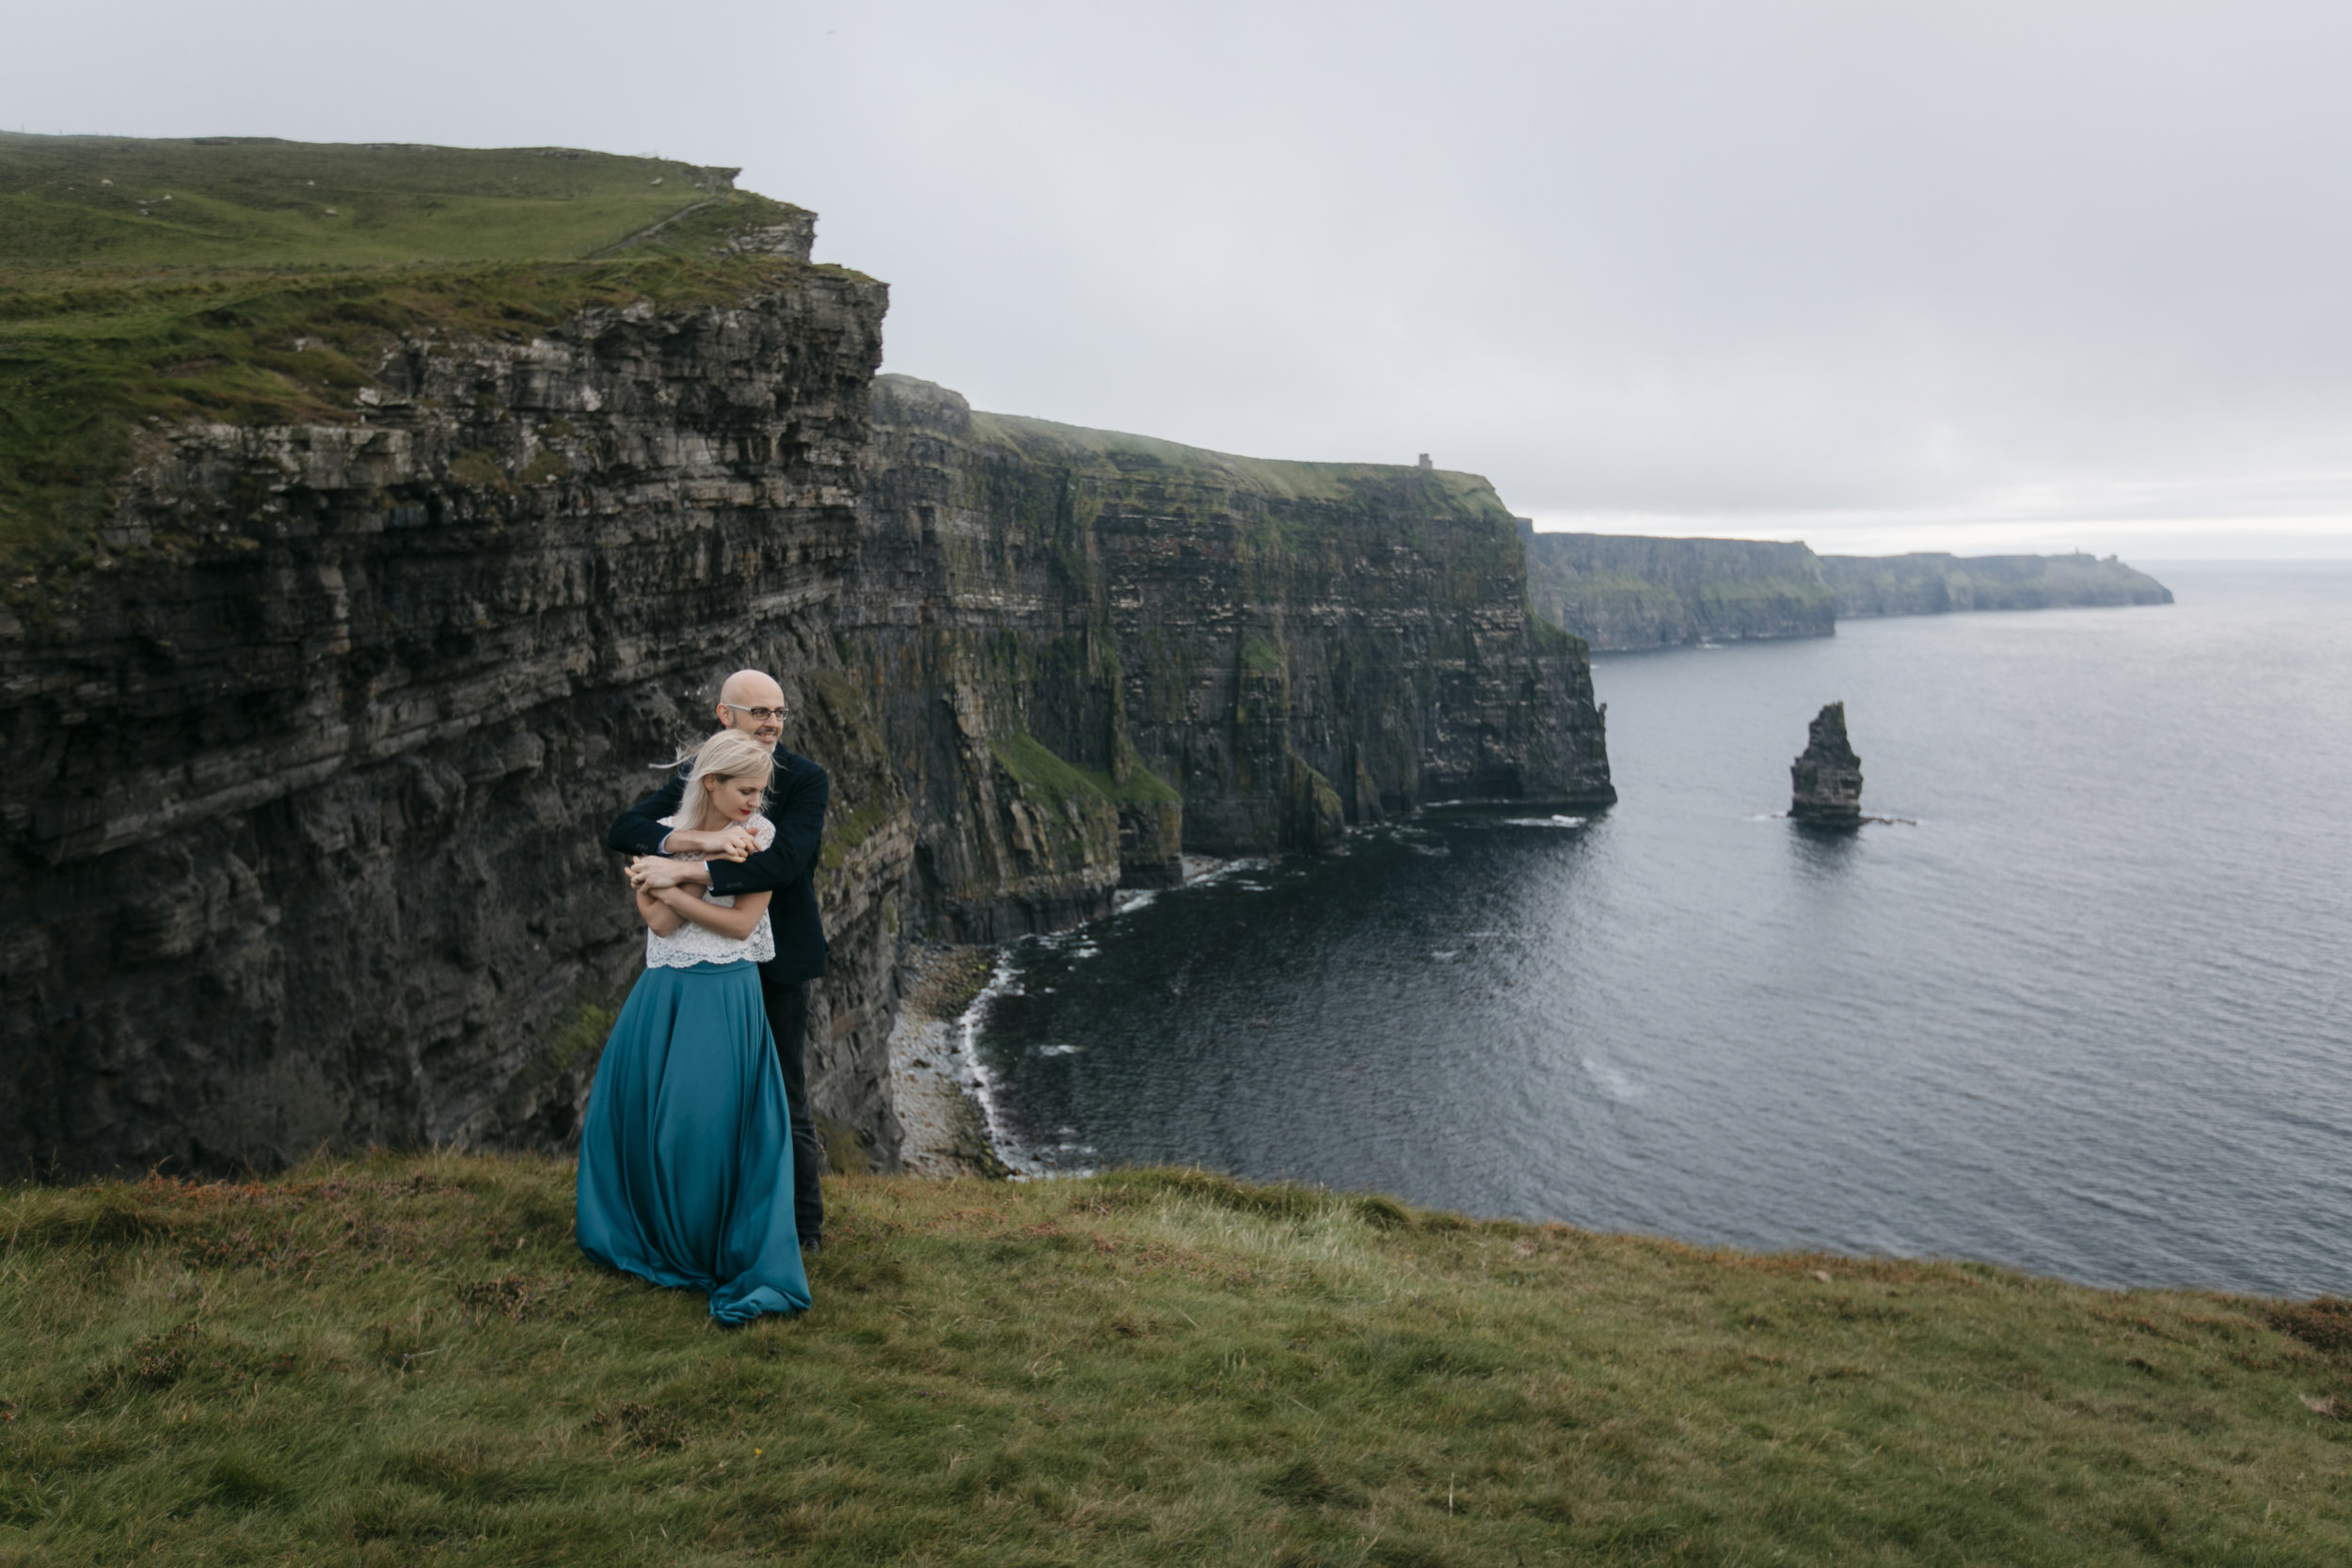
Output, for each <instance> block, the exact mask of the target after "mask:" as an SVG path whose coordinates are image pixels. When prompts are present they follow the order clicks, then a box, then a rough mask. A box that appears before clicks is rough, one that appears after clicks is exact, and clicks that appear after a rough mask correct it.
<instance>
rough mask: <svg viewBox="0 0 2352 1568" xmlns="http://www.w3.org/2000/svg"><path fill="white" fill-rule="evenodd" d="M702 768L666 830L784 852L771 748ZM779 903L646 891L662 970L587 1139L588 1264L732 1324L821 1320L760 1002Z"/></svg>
mask: <svg viewBox="0 0 2352 1568" xmlns="http://www.w3.org/2000/svg"><path fill="white" fill-rule="evenodd" d="M691 760H692V767H691V769H690V770H689V771H688V772H687V774H686V778H685V787H684V788H683V789H682V790H681V791H680V793H679V796H678V806H677V810H676V812H675V814H674V815H673V816H670V817H667V818H664V823H665V825H667V826H670V827H672V828H673V829H682V830H685V831H687V832H709V831H713V830H717V829H722V828H731V827H740V828H742V829H744V830H746V831H747V832H749V833H750V834H751V835H752V838H753V839H754V841H755V843H756V844H757V846H758V847H760V848H762V849H765V848H766V847H768V846H769V845H770V844H771V843H772V842H773V841H774V839H775V833H776V830H775V826H774V824H773V823H771V822H770V821H769V820H768V818H767V817H766V816H763V815H762V814H761V812H760V805H761V800H762V798H763V796H764V795H765V793H766V791H767V788H768V779H769V774H770V772H771V769H772V768H773V766H774V765H773V762H772V761H771V754H770V749H769V748H768V747H766V746H763V745H761V744H760V743H759V742H758V741H756V740H755V739H754V738H753V737H752V736H747V735H744V734H742V733H741V732H739V731H737V730H722V731H721V732H719V733H718V734H717V735H714V736H711V737H710V738H709V739H707V740H706V741H704V742H703V743H702V744H701V745H700V746H699V747H697V748H696V749H695V750H694V752H693V753H692V759H691ZM686 761H687V759H686V758H685V757H680V758H679V763H680V765H681V766H683V765H684V764H685V763H686ZM769 896H770V895H768V894H765V893H746V894H741V895H736V896H733V897H728V896H725V895H718V894H713V893H711V892H709V891H708V890H707V888H703V887H691V886H690V887H662V888H654V887H641V888H639V889H638V891H637V894H636V898H637V912H638V914H639V916H640V917H641V918H643V919H644V923H645V972H644V974H642V975H640V976H639V977H638V981H637V984H636V986H635V987H634V988H633V989H632V990H630V991H629V993H628V1003H627V1004H626V1005H625V1006H623V1007H622V1008H621V1016H620V1018H619V1019H618V1020H617V1021H616V1022H614V1023H613V1025H612V1037H610V1038H609V1039H607V1040H606V1041H605V1046H604V1058H603V1060H602V1061H601V1062H599V1063H598V1064H597V1066H596V1085H595V1087H594V1088H592V1089H591V1090H590V1091H589V1096H588V1114H587V1116H586V1117H585V1118H584V1120H583V1121H582V1124H581V1128H580V1189H579V1191H580V1201H579V1233H580V1248H581V1250H582V1251H584V1252H586V1253H587V1254H588V1255H589V1256H590V1257H591V1258H594V1259H597V1260H598V1261H599V1262H604V1263H609V1264H611V1265H612V1267H614V1268H616V1269H621V1270H623V1271H625V1272H627V1273H629V1274H633V1275H637V1276H639V1277H640V1278H643V1279H649V1280H651V1281H653V1282H654V1283H655V1284H657V1285H671V1286H679V1287H691V1288H692V1289H695V1290H699V1291H707V1292H709V1295H710V1315H711V1316H712V1317H713V1318H714V1319H717V1320H718V1321H719V1322H721V1323H748V1322H750V1321H751V1320H752V1319H754V1318H755V1317H757V1316H758V1315H759V1314H760V1313H762V1312H800V1311H804V1310H806V1308H807V1307H808V1276H807V1275H806V1273H805V1272H804V1271H803V1267H802V1263H801V1249H800V1243H799V1240H798V1237H797V1235H796V1232H795V1227H794V1223H793V1217H792V1142H791V1123H790V1120H789V1117H788V1116H787V1111H786V1107H785V1096H784V1075H783V1073H782V1071H781V1070H780V1069H778V1067H777V1065H776V1048H775V1040H774V1037H773V1036H772V1035H771V1033H770V1031H769V1027H768V1015H767V1011H766V1009H765V1008H764V1007H763V1006H762V1005H761V1001H760V990H759V967H758V966H759V964H760V962H761V961H762V960H763V959H766V958H772V957H773V956H774V954H775V936H774V932H773V930H772V928H771V925H770V922H769V918H768V901H769Z"/></svg>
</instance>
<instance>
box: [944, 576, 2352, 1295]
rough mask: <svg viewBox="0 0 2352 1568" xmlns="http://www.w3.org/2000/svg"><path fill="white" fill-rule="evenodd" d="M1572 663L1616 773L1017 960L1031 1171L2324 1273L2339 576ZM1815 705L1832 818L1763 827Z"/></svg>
mask: <svg viewBox="0 0 2352 1568" xmlns="http://www.w3.org/2000/svg"><path fill="white" fill-rule="evenodd" d="M2157 575H2158V576H2159V577H2161V578H2163V579H2164V580H2165V581H2166V582H2167V583H2168V584H2169V586H2171V587H2172V588H2173V590H2174V592H2175V594H2177V596H2178V599H2179V603H2177V604H2176V605H2173V606H2170V607H2165V608H2147V609H2130V610H2042V611H2034V612H2022V613H2002V614H1976V615H1948V616H1936V617H1919V618H1906V619H1899V620H1885V621H1864V622H1855V623H1849V624H1848V625H1846V626H1843V627H1841V628H1840V630H1839V632H1838V634H1837V636H1836V638H1834V639H1823V640H1817V641H1795V642H1780V643H1758V644H1747V645H1741V646H1732V647H1722V648H1702V649H1678V650H1675V651H1671V652H1664V653H1657V654H1646V655H1635V656H1619V657H1603V658H1601V659H1598V660H1597V661H1596V670H1595V679H1596V683H1597V686H1598V689H1599V693H1600V696H1601V698H1602V699H1603V700H1604V701H1605V702H1607V703H1608V705H1609V737H1610V755H1611V759H1612V762H1613V766H1614V768H1615V772H1616V778H1617V783H1618V787H1619V790H1620V792H1621V794H1622V797H1623V799H1622V802H1621V803H1620V804H1619V805H1618V806H1617V807H1615V808H1614V809H1613V810H1612V811H1610V812H1607V813H1605V814H1601V815H1597V816H1595V817H1594V818H1593V819H1592V820H1591V821H1589V822H1585V823H1581V824H1579V823H1576V822H1574V821H1572V820H1562V819H1555V818H1553V817H1551V816H1549V814H1547V813H1542V812H1535V813H1529V812H1523V811H1513V812H1502V811H1492V810H1462V809H1456V810H1431V811H1427V812H1424V813H1423V814H1422V815H1421V816H1418V817H1416V818H1414V819H1413V820H1411V821H1409V822H1406V823H1404V824H1401V825H1398V826H1395V827H1392V828H1389V829H1385V830H1378V831H1375V832H1367V833H1364V834H1361V835H1359V836H1357V837H1356V838H1354V839H1353V840H1352V841H1351V843H1350V845H1349V848H1348V852H1347V853H1346V854H1345V855H1343V856H1340V857H1335V858H1331V859H1327V860H1322V861H1316V862H1306V861H1281V862H1274V863H1245V864H1241V865H1237V866H1232V867H1229V868H1226V869H1225V870H1224V871H1223V872H1222V874H1220V875H1218V876H1216V877H1215V878H1214V879H1210V880H1208V881H1206V882H1205V883H1203V884H1201V885H1198V886H1194V887H1190V888H1186V889H1184V890H1180V891H1177V892H1172V893H1168V894H1163V895H1158V896H1156V897H1152V898H1150V899H1149V900H1147V901H1144V902H1142V903H1141V904H1139V905H1138V906H1137V907H1135V908H1132V909H1129V910H1127V911H1123V912H1121V913H1120V914H1119V915H1117V916H1115V917H1113V918H1111V919H1109V920H1106V921H1101V922H1097V923H1096V924H1094V925H1092V926H1090V927H1086V928H1084V929H1082V930H1079V931H1075V932H1068V933H1063V934H1061V935H1059V936H1057V937H1053V938H1048V939H1041V940H1032V941H1029V942H1023V943H1020V944H1018V945H1017V946H1015V947H1014V948H1012V949H1010V950H1009V952H1008V954H1007V957H1006V961H1005V963H1004V965H1003V966H1002V968H1001V970H1000V984H999V986H998V987H997V988H996V989H995V990H994V992H993V994H992V996H991V997H990V998H989V999H987V1001H986V1002H985V1003H984V1004H983V1005H982V1006H981V1007H980V1008H979V1010H978V1012H977V1015H976V1021H975V1022H976V1025H977V1051H976V1054H977V1059H978V1061H979V1062H980V1063H981V1064H982V1068H983V1071H984V1075H985V1078H986V1080H987V1100H988V1103H989V1109H990V1114H991V1118H992V1124H993V1127H994V1129H995V1131H996V1132H997V1134H998V1136H999V1139H1000V1141H1001V1142H1002V1143H1003V1144H1005V1146H1006V1147H1007V1148H1008V1150H1009V1152H1010V1153H1011V1154H1013V1155H1014V1156H1015V1158H1016V1160H1017V1161H1018V1162H1020V1163H1023V1164H1027V1165H1029V1166H1030V1167H1031V1168H1032V1169H1035V1170H1039V1171H1049V1170H1054V1169H1071V1168H1087V1167H1096V1166H1102V1165H1106V1164H1132V1163H1139V1162H1178V1163H1184V1164H1201V1165H1205V1166H1208V1167H1211V1168H1216V1169H1221V1170H1227V1171H1231V1172H1232V1173H1234V1174H1236V1175H1241V1176H1247V1177H1251V1178H1287V1179H1293V1180H1304V1181H1311V1182H1319V1183H1325V1184H1328V1185H1330V1186H1333V1187H1337V1188H1342V1189H1350V1190H1367V1191H1381V1192H1388V1193H1393V1194H1396V1195H1398V1196H1403V1197H1405V1198H1406V1199H1409V1200H1411V1201H1413V1202H1416V1203H1421V1204H1428V1205H1436V1206H1441V1207H1444V1208H1449V1209H1457V1210H1462V1211H1466V1212H1470V1213H1474V1214H1483V1215H1508V1216H1516V1217H1520V1218H1530V1219H1560V1220H1566V1221H1569V1222H1571V1223H1574V1224H1577V1225H1581V1226H1590V1227H1600V1228H1603V1229H1609V1230H1630V1231H1646V1232H1655V1233H1662V1234H1665V1235H1670V1236H1676V1237H1680V1238H1683V1239H1686V1240H1689V1241H1693V1242H1701V1243H1736V1244H1739V1245H1742V1246H1751V1247H1764V1248H1775V1249H1778V1248H1796V1247H1827V1248H1834V1249H1837V1250H1840V1251H1847V1252H1863V1253H1886V1254H1901V1255H1939V1256H1951V1257H1964V1258H1974V1259H1987V1260H1991V1261H1994V1262H2000V1263H2007V1264H2013V1265H2018V1266H2022V1267H2025V1268H2027V1269H2031V1270H2034V1271H2037V1272H2041V1273H2046V1274H2055V1275H2064V1276H2067V1277H2070V1278H2074V1279H2080V1280H2086V1281H2090V1282H2094V1283H2099V1284H2108V1285H2154V1284H2169V1285H2195V1286H2204V1287H2212V1288H2221V1289H2236V1290H2248V1291H2264V1292H2271V1293H2280V1294H2291V1295H2308V1294H2312V1293H2316V1292H2320V1291H2352V1016H2348V1009H2352V986H2347V984H2346V980H2345V972H2346V968H2347V965H2352V831H2347V830H2348V829H2352V810H2348V809H2347V804H2348V802H2352V564H2336V565H2325V566H2309V567H2302V566H2283V567H2282V566H2278V565H2264V566H2260V567H2255V566H2224V565H2215V564H2196V565H2179V566H2173V567H2169V568H2165V569H2160V570H2158V573H2157ZM1838 699H1842V700H1843V701H1844V702H1845V703H1846V705H1847V714H1848V720H1849V724H1850V728H1851V735H1852V738H1853V743H1854V747H1855V749H1856V750H1857V751H1858V752H1860V753H1861V756H1862V767H1863V772H1864V775H1865V778H1866V781H1867V783H1866V785H1865V789H1864V796H1863V800H1864V809H1865V810H1867V811H1871V812H1875V813H1879V814H1883V815H1885V816H1897V817H1902V818H1907V819H1910V820H1909V821H1907V822H1904V823H1899V824H1891V825H1875V824H1874V825H1871V826H1867V827H1865V828H1864V829H1863V830H1861V831H1860V832H1858V833H1854V834H1852V835H1851V836H1846V837H1821V836H1818V835H1815V834H1811V833H1808V832H1805V831H1804V830H1801V829H1798V828H1796V827H1795V826H1793V825H1792V824H1790V823H1788V822H1787V821H1785V820H1781V819H1778V818H1777V817H1775V816H1773V815H1772V814H1773V813H1775V812H1778V811H1782V810H1785V809H1786V807H1787V805H1788V763H1789V761H1790V759H1791V758H1792V757H1793V756H1794V755H1795V754H1796V753H1797V752H1798V751H1800V750H1801V749H1802V747H1803V745H1804V737H1805V725H1806V721H1808V720H1809V719H1810V718H1811V717H1812V716H1813V714H1814V713H1815V711H1816V710H1817V709H1818V708H1819V707H1820V705H1821V704H1822V703H1824V702H1828V701H1832V700H1838Z"/></svg>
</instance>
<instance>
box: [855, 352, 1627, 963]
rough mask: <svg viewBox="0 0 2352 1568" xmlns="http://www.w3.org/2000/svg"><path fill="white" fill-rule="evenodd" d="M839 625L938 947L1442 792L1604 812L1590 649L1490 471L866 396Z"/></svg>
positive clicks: (1098, 903) (1077, 910)
mask: <svg viewBox="0 0 2352 1568" xmlns="http://www.w3.org/2000/svg"><path fill="white" fill-rule="evenodd" d="M873 418H874V447H873V453H872V458H871V463H870V467H869V472H868V479H867V485H866V498H865V501H864V503H863V515H862V531H861V549H860V554H859V559H858V567H857V576H856V583H855V586H854V589H853V591H852V592H851V594H850V596H849V598H848V600H847V602H846V606H845V611H844V616H845V619H844V628H845V631H846V632H847V633H848V641H849V642H850V646H851V648H852V649H853V650H854V652H853V655H852V657H854V659H855V660H857V662H858V663H859V666H860V673H861V675H862V677H863V680H864V682H865V683H866V686H867V687H868V688H869V689H871V690H872V691H874V692H875V693H876V694H877V701H878V702H879V704H880V705H881V708H882V714H883V724H884V729H885V731H886V732H887V734H888V736H889V737H890V745H891V750H892V752H893V754H894V756H895V757H896V758H897V759H898V764H899V768H900V772H901V776H902V778H903V779H904V780H905V782H906V784H907V785H908V788H909V792H910V794H911V795H912V796H913V797H914V800H916V801H917V802H918V809H917V813H916V817H917V821H918V823H919V824H920V826H919V828H918V833H919V837H920V849H919V852H918V856H917V867H918V876H919V880H920V885H921V887H922V888H923V890H924V895H925V898H924V902H925V907H926V909H927V910H928V911H930V915H931V918H932V921H933V924H934V926H935V927H936V928H937V929H940V930H942V931H943V932H949V933H953V934H956V935H959V936H961V937H964V938H967V939H972V938H983V939H984V938H991V937H997V936H1003V935H1007V934H1012V933H1016V932H1019V931H1022V930H1028V929H1038V928H1042V927H1048V926H1052V925H1056V924H1060V923H1063V922H1066V921H1067V920H1069V919H1071V918H1073V917H1077V916H1080V915H1084V914H1089V913H1094V912H1099V911H1102V910H1104V908H1106V907H1107V902H1108V898H1109V895H1110V890H1111V889H1112V888H1113V887H1114V886H1115V885H1117V884H1118V883H1119V882H1120V880H1121V879H1122V878H1123V879H1124V880H1125V881H1126V882H1127V883H1128V884H1129V885H1137V884H1141V885H1146V886H1149V885H1156V884H1159V883H1162V882H1165V881H1166V880H1168V879H1170V878H1171V877H1172V875H1173V874H1174V869H1175V858H1176V851H1177V848H1178V845H1179V842H1180V840H1181V844H1182V847H1184V848H1186V849H1190V850H1193V851H1196V852H1200V853H1209V854H1234V853H1266V852H1271V851H1274V850H1278V849H1313V848H1317V847H1326V846H1328V845H1330V844H1332V843H1333V842H1334V841H1335V840H1336V839H1337V837H1338V836H1339V833H1340V832H1341V831H1342V829H1343V827H1344V826H1345V825H1347V824H1349V823H1358V822H1369V821H1376V820H1378V819H1380V818H1381V817H1382V816H1386V815H1389V814H1392V813H1396V812H1401V811H1405V810H1408V809H1410V808H1411V807H1413V806H1415V805H1417V804H1420V803H1422V802H1423V801H1427V800H1435V799H1444V798H1452V797H1456V796H1483V797H1497V798H1505V799H1514V800H1556V801H1562V802H1572V803H1577V804H1583V805H1592V804H1597V803H1604V802H1606V801H1608V800H1613V799H1614V791H1613V789H1612V788H1611V786H1610V783H1609V769H1608V759H1607V753H1606V749H1605V746H1604V744H1603V740H1602V734H1601V724H1600V716H1599V714H1598V712H1597V709H1596V708H1595V706H1594V704H1593V699H1592V683H1591V675H1590V669H1589V665H1588V662H1587V660H1586V657H1585V651H1584V648H1583V646H1582V644H1581V643H1580V642H1578V641H1576V640H1574V639H1573V638H1569V637H1565V636H1563V635H1561V634H1560V633H1559V632H1557V631H1556V630H1554V629H1553V628H1551V627H1549V626H1545V625H1543V624H1542V623H1540V622H1536V621H1534V620H1532V619H1531V618H1530V617H1529V615H1528V613H1527V610H1526V596H1525V578H1524V576H1523V572H1524V567H1523V562H1522V556H1521V551H1520V548H1519V544H1518V537H1517V530H1516V525H1515V524H1514V522H1513V519H1512V518H1511V517H1510V515H1509V514H1508V513H1507V512H1506V511H1505V510H1504V509H1503V507H1502V503H1501V502H1500V501H1499V500H1498V499H1496V498H1495V496H1494V493H1493V491H1492V489H1491V488H1489V487H1488V486H1487V485H1486V483H1485V482H1484V481H1483V480H1479V479H1476V478H1475V477H1473V476H1470V475H1463V474H1452V473H1442V472H1437V471H1433V470H1424V469H1416V468H1405V467H1384V466H1377V465H1357V466H1351V465H1327V464H1307V463H1274V462H1261V461H1256V460H1251V459H1245V458H1235V457H1228V456H1224V455H1222V454H1219V453H1215V452H1208V451H1200V450H1198V449H1194V448H1188V447H1182V446H1177V445H1175V444H1173V443H1170V442H1164V441H1155V440H1152V439H1149V438H1147V437H1142V436H1119V435H1113V434H1109V433H1105V432H1099V431H1088V430H1080V429H1076V428H1073V427H1070V426H1064V425H1057V424H1051V423H1047V422H1045V421H1043V420H1022V419H1013V418H1009V417H1007V416H1002V415H992V414H976V413H974V412H972V411H971V409H970V408H969V407H968V406H967V405H966V404H965V403H964V401H963V400H962V399H961V397H959V396H957V395H956V394H955V393H953V392H949V391H946V390H945V389H944V388H937V387H933V386H931V385H930V384H928V383H924V382H918V381H913V380H910V379H908V378H905V377H900V376H884V377H882V378H881V379H880V380H879V381H877V383H876V384H875V389H874V402H873Z"/></svg>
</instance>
